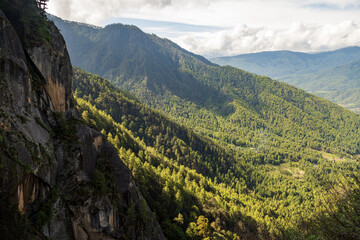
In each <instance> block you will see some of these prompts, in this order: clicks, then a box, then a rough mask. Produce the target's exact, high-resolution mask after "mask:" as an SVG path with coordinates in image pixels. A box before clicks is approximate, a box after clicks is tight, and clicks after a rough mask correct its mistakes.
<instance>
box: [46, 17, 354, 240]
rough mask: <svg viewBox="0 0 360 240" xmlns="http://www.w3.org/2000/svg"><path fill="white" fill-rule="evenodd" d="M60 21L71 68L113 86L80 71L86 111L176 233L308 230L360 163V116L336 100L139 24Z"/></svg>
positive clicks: (273, 234) (169, 233)
mask: <svg viewBox="0 0 360 240" xmlns="http://www.w3.org/2000/svg"><path fill="white" fill-rule="evenodd" d="M52 19H53V20H54V22H55V24H57V25H58V26H59V27H60V29H61V32H62V33H63V34H64V38H65V40H66V41H67V44H68V45H67V46H68V48H69V53H70V56H71V58H72V62H73V64H75V65H77V66H79V67H81V68H84V69H85V70H86V71H89V72H91V73H95V74H99V75H101V76H102V77H107V78H108V79H109V80H110V82H111V83H112V84H113V85H115V87H114V86H112V85H111V84H110V83H109V82H107V81H106V80H104V79H102V78H101V77H99V76H93V75H90V74H88V73H85V72H83V71H82V70H79V69H77V68H75V79H76V80H75V81H74V83H75V84H74V89H75V96H76V99H77V104H78V108H79V111H81V112H82V115H83V118H84V119H85V121H86V122H88V123H89V124H92V125H93V126H95V127H96V128H97V129H98V130H99V131H100V129H101V132H103V134H107V139H109V141H110V142H113V143H116V144H115V145H117V146H118V151H119V154H120V156H121V158H122V159H124V160H125V162H126V163H127V164H128V166H129V168H130V169H131V170H132V171H133V172H134V177H135V180H136V181H137V182H139V186H140V189H142V191H143V192H142V193H143V195H144V197H145V199H146V201H147V202H148V203H149V206H150V208H151V209H152V210H153V211H155V212H156V215H157V216H158V219H159V222H160V225H161V227H162V229H163V231H164V233H165V236H166V237H168V238H170V239H176V238H177V239H183V238H188V239H197V238H206V237H212V238H215V239H216V238H220V239H221V238H235V239H236V237H242V238H247V239H262V238H263V239H266V238H273V239H278V238H280V237H284V238H288V239H294V238H299V239H301V237H302V238H304V237H305V235H306V234H309V236H310V235H311V233H312V232H311V231H310V228H306V229H303V228H301V227H302V226H308V225H306V224H305V223H304V224H303V225H302V223H303V222H302V221H301V222H300V223H299V219H303V220H304V221H310V220H311V219H312V218H314V217H315V216H318V215H320V214H321V213H322V211H325V210H326V207H325V206H326V205H325V204H323V203H322V201H323V200H322V199H326V200H328V199H330V198H331V195H329V194H328V193H327V192H328V189H329V185H330V186H332V185H334V186H336V184H337V182H338V181H339V179H342V177H340V176H345V175H347V176H348V175H349V174H350V172H349V170H348V169H349V168H350V169H357V168H358V163H357V161H356V160H357V158H358V157H357V155H358V154H359V153H360V146H359V144H358V143H359V141H360V139H359V138H360V137H359V136H360V135H359V131H360V130H359V128H358V126H359V124H360V116H358V115H356V114H354V113H352V112H350V111H348V110H346V109H344V108H342V107H340V106H338V105H336V104H333V103H331V102H329V101H326V100H324V99H321V98H319V97H316V96H314V95H311V94H308V93H306V92H305V91H303V90H299V89H297V88H295V87H293V86H290V85H288V84H285V83H281V82H278V81H275V80H272V79H270V78H268V77H264V76H258V75H254V74H251V73H249V72H245V71H242V70H239V69H237V68H234V67H230V66H225V67H222V66H219V65H215V64H212V63H210V62H209V61H207V60H206V59H204V58H202V57H201V56H197V55H195V54H192V53H189V52H188V51H186V50H184V49H181V48H180V47H179V46H177V45H176V44H174V43H172V42H170V41H169V40H166V39H161V38H159V37H157V36H155V35H149V34H145V33H143V32H142V31H141V30H140V29H138V28H136V27H134V26H127V25H121V24H113V25H110V26H106V27H104V28H98V27H94V26H89V25H84V24H80V23H75V22H68V21H63V20H61V19H59V18H54V17H52ZM79 29H80V30H79ZM82 44H83V45H84V46H86V47H84V49H82V48H80V47H75V46H81V45H82ZM76 59H78V60H76ZM116 87H120V88H121V89H123V90H127V91H129V92H130V95H129V93H127V92H124V91H121V90H119V89H116ZM131 94H132V95H134V97H131ZM149 107H151V108H154V109H156V110H151V109H150V108H149ZM164 116H166V117H164ZM127 136H131V137H130V138H129V137H127ZM129 139H130V140H129ZM122 144H125V145H123V146H122ZM129 146H130V147H129ZM131 146H133V147H131ZM127 149H128V150H127ZM140 150H141V151H140ZM144 155H145V156H144ZM181 169H183V170H181ZM219 234H220V235H219ZM234 234H235V235H234ZM294 234H295V235H296V236H295V235H294ZM175 236H177V237H175ZM225 236H226V237H225Z"/></svg>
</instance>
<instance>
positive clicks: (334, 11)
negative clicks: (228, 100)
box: [48, 0, 360, 58]
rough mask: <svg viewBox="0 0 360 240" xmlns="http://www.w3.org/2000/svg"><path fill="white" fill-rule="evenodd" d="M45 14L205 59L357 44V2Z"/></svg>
mask: <svg viewBox="0 0 360 240" xmlns="http://www.w3.org/2000/svg"><path fill="white" fill-rule="evenodd" d="M48 12H49V13H51V14H54V15H56V16H58V17H61V18H63V19H66V20H72V21H78V22H84V23H88V24H93V25H97V26H105V25H107V24H110V23H123V24H133V25H136V26H138V27H140V28H141V29H142V30H143V31H145V32H148V33H154V34H156V35H158V36H160V37H165V38H168V39H170V40H172V41H174V42H176V43H177V44H179V45H180V46H181V47H183V48H185V49H186V50H188V51H191V52H194V53H197V54H201V55H204V56H205V57H208V58H212V57H218V56H232V55H238V54H245V53H253V52H261V51H277V50H290V51H299V52H320V51H330V50H335V49H339V48H343V47H348V46H360V0H324V1H321V0H106V1H104V0H101V1H100V0H50V1H49V3H48Z"/></svg>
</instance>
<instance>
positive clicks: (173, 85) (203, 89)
mask: <svg viewBox="0 0 360 240" xmlns="http://www.w3.org/2000/svg"><path fill="white" fill-rule="evenodd" d="M54 20H55V23H57V24H58V25H59V26H60V28H61V29H62V32H63V33H64V37H65V39H66V40H67V41H68V42H67V44H68V47H69V52H70V56H71V57H72V59H73V63H74V64H75V65H79V66H80V67H83V68H84V69H85V70H87V71H89V72H92V73H96V74H100V75H102V76H105V77H107V78H109V79H110V80H111V81H112V82H113V83H114V84H115V85H117V86H120V87H122V88H124V89H127V90H128V91H130V92H132V93H133V94H134V95H135V96H136V97H137V98H139V100H141V101H143V102H144V103H146V104H147V105H149V106H151V107H154V108H156V109H159V110H162V111H163V112H166V113H167V114H169V116H170V117H171V118H172V119H173V120H175V121H176V122H178V123H180V124H183V125H186V126H188V127H189V128H191V129H194V130H195V132H197V133H200V134H201V135H203V136H207V137H210V138H212V139H214V140H216V141H218V143H219V144H220V145H223V146H227V147H231V148H233V149H237V150H238V151H242V150H247V149H251V148H254V149H256V150H262V152H263V153H264V155H265V156H264V158H263V159H262V160H261V161H262V162H273V163H281V162H286V161H288V160H290V159H291V160H294V159H295V160H296V161H298V160H300V159H301V158H302V157H301V156H299V155H301V154H303V153H304V154H306V155H308V156H310V157H309V159H315V157H311V156H312V155H313V151H312V150H311V149H315V150H318V151H323V150H324V151H328V152H334V153H338V154H345V155H346V154H349V155H355V154H359V145H358V143H359V134H358V133H359V129H358V126H359V123H360V118H359V116H357V115H355V114H352V113H351V112H349V111H347V110H345V109H343V108H341V107H338V106H337V105H335V104H332V103H330V102H328V101H325V100H323V99H320V98H318V97H315V96H313V95H310V94H307V93H305V92H304V91H301V90H298V89H296V88H294V87H291V86H289V85H287V84H283V83H280V82H277V81H273V80H271V79H270V78H267V77H262V76H257V75H253V74H250V73H248V72H245V71H242V70H239V69H236V68H232V67H228V66H227V67H220V66H216V65H213V64H210V63H209V62H208V61H207V60H205V59H204V58H202V57H200V56H196V55H194V54H191V53H189V52H187V51H185V50H183V49H181V48H180V47H179V46H177V45H176V44H174V43H172V42H170V41H168V40H164V39H161V38H158V37H156V36H155V35H147V34H145V33H143V32H141V31H140V30H139V29H137V28H136V27H133V26H124V25H121V24H115V25H110V26H107V27H105V28H94V27H92V26H84V25H81V24H77V23H71V22H65V21H62V20H61V19H58V18H54ZM78 28H86V29H88V30H86V31H85V30H82V31H78ZM92 31H95V32H96V33H94V34H90V35H86V34H83V32H87V33H90V32H92ZM78 36H80V37H78ZM81 37H85V38H86V39H88V40H89V41H90V40H91V41H90V42H91V44H90V45H88V46H87V47H88V48H89V50H87V51H81V49H79V48H75V47H74V46H76V45H77V44H79V43H80V42H82V38H81ZM72 39H75V40H72ZM100 50H101V51H100ZM97 51H100V52H97ZM100 53H101V54H100ZM77 59H84V60H83V61H78V60H77ZM88 61H90V62H93V63H94V64H95V63H96V65H97V67H93V65H92V64H90V63H88ZM99 67H101V68H102V69H101V70H99ZM279 149H286V151H283V150H281V151H280V150H279Z"/></svg>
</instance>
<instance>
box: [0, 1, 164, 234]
mask: <svg viewBox="0 0 360 240" xmlns="http://www.w3.org/2000/svg"><path fill="white" fill-rule="evenodd" d="M16 2H17V4H18V7H19V8H21V7H23V6H21V4H20V2H19V1H16ZM8 3H9V4H12V3H11V2H8ZM27 11H31V9H30V10H29V9H27ZM47 24H49V32H50V35H51V39H52V40H51V44H50V45H49V44H48V43H41V42H38V44H36V45H31V44H29V43H28V42H27V46H26V47H25V48H24V41H26V39H20V38H19V36H18V32H19V31H18V29H17V30H15V27H13V25H12V23H11V22H10V21H9V20H8V19H7V17H6V15H5V14H4V13H3V12H2V11H1V10H0V239H27V238H31V239H46V238H49V239H164V235H163V233H162V231H161V228H160V226H159V225H158V223H157V221H156V219H155V218H154V216H153V214H152V212H151V211H150V209H149V207H148V206H147V204H146V202H145V200H144V199H143V197H142V196H141V194H140V193H139V191H138V190H137V188H136V184H135V182H134V181H133V179H132V175H131V172H130V171H129V169H128V168H127V167H126V165H125V164H124V163H123V162H122V161H121V160H120V158H119V156H118V154H117V151H116V149H115V148H114V147H113V146H112V145H111V144H110V143H109V142H107V140H106V139H105V138H104V136H102V135H101V133H99V132H97V131H95V130H93V129H91V128H89V127H87V126H85V125H84V124H83V123H82V120H81V117H80V116H79V114H78V113H77V111H76V109H73V108H72V107H71V104H72V102H71V101H72V95H71V91H72V90H71V86H72V68H71V63H70V60H69V56H68V53H67V50H66V46H65V43H64V40H63V38H62V37H61V35H60V33H59V31H58V30H57V28H56V27H55V26H54V25H53V24H52V23H47ZM17 28H19V26H17ZM20 28H21V26H20ZM24 49H25V50H24ZM10 213H11V214H10ZM10 216H13V217H10ZM144 216H145V217H144Z"/></svg>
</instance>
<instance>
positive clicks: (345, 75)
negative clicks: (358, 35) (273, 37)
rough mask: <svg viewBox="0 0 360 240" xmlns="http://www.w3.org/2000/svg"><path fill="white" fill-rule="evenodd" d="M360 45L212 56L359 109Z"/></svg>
mask: <svg viewBox="0 0 360 240" xmlns="http://www.w3.org/2000/svg"><path fill="white" fill-rule="evenodd" d="M359 59H360V48H359V47H348V48H344V49H339V50H336V51H332V52H322V53H314V54H307V53H300V52H290V51H274V52H260V53H253V54H243V55H238V56H232V57H220V58H215V59H212V61H213V62H215V63H218V64H221V65H231V66H234V67H238V68H240V69H245V70H247V71H250V72H253V73H256V74H261V75H266V76H269V77H272V78H274V79H277V80H280V81H283V82H286V83H289V84H292V85H294V86H296V87H298V88H301V89H304V90H305V91H308V92H311V93H313V94H316V95H318V96H320V97H324V98H326V99H328V100H330V101H332V102H335V103H338V104H340V105H342V106H344V107H346V108H348V109H351V110H352V111H355V112H359V107H360V105H359V101H358V99H357V98H356V92H353V89H354V88H359V84H360V81H359V71H360V66H359Z"/></svg>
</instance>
